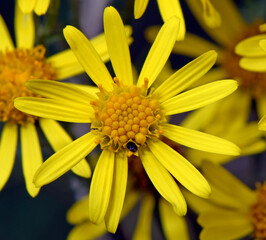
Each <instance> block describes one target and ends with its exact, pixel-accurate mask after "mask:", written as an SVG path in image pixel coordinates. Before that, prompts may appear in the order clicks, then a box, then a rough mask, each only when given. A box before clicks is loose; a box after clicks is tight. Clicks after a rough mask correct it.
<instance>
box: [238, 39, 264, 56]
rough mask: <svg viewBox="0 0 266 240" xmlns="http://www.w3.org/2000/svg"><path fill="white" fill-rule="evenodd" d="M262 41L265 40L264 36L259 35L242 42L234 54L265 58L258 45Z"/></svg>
mask: <svg viewBox="0 0 266 240" xmlns="http://www.w3.org/2000/svg"><path fill="white" fill-rule="evenodd" d="M262 39H266V34H260V35H256V36H253V37H250V38H246V39H244V40H242V41H241V42H240V43H238V44H237V46H236V47H235V53H236V54H238V55H240V56H245V57H262V56H266V52H265V51H264V50H263V49H262V48H261V47H260V45H259V43H260V41H261V40H262Z"/></svg>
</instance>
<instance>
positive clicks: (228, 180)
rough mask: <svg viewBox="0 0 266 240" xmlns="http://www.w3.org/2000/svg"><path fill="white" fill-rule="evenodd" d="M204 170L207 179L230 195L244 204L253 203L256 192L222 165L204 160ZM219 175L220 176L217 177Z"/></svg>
mask: <svg viewBox="0 0 266 240" xmlns="http://www.w3.org/2000/svg"><path fill="white" fill-rule="evenodd" d="M202 171H203V174H204V176H205V177H206V179H207V180H208V181H209V182H210V183H211V184H213V185H215V186H216V187H217V188H219V189H220V190H222V191H224V192H225V193H227V194H228V195H231V196H232V197H235V198H237V199H239V201H240V202H242V203H243V204H244V205H246V206H247V205H250V204H253V203H254V202H255V201H256V194H255V192H253V191H252V190H251V189H250V188H248V187H247V186H246V185H245V184H243V183H242V182H241V181H240V180H238V179H237V178H236V177H234V176H233V175H232V174H231V173H229V172H228V171H227V170H225V169H224V168H222V167H221V166H219V165H217V164H214V163H212V162H209V161H204V162H203V164H202ZM217 176H219V178H217Z"/></svg>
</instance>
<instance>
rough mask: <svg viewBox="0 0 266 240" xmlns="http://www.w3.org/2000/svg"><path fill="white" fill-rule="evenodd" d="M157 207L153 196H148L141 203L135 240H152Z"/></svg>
mask: <svg viewBox="0 0 266 240" xmlns="http://www.w3.org/2000/svg"><path fill="white" fill-rule="evenodd" d="M154 206H155V199H154V197H153V196H152V195H150V194H146V195H145V196H144V197H143V199H142V202H141V207H140V213H139V217H138V222H137V226H136V229H135V232H134V235H133V240H138V239H143V240H151V221H152V214H153V210H154Z"/></svg>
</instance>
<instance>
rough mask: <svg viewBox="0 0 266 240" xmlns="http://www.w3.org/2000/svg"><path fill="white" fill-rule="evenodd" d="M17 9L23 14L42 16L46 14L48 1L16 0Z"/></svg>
mask: <svg viewBox="0 0 266 240" xmlns="http://www.w3.org/2000/svg"><path fill="white" fill-rule="evenodd" d="M17 1H18V5H19V8H20V9H21V11H22V12H23V13H24V14H29V13H32V12H33V11H34V12H35V13H36V14H37V15H39V16H40V15H43V14H45V13H46V12H47V9H48V7H49V5H50V0H17Z"/></svg>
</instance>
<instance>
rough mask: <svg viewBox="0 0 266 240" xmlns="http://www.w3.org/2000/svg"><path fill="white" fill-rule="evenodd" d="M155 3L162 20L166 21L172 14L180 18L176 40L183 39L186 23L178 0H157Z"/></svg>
mask: <svg viewBox="0 0 266 240" xmlns="http://www.w3.org/2000/svg"><path fill="white" fill-rule="evenodd" d="M157 3H158V7H159V10H160V13H161V16H162V18H163V21H164V22H166V21H167V20H168V19H170V18H171V17H173V16H175V17H177V18H178V19H179V20H180V24H179V28H180V29H179V32H178V35H177V39H176V40H177V41H181V40H184V38H185V33H186V25H185V20H184V16H183V12H182V8H181V6H180V2H179V0H157Z"/></svg>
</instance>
